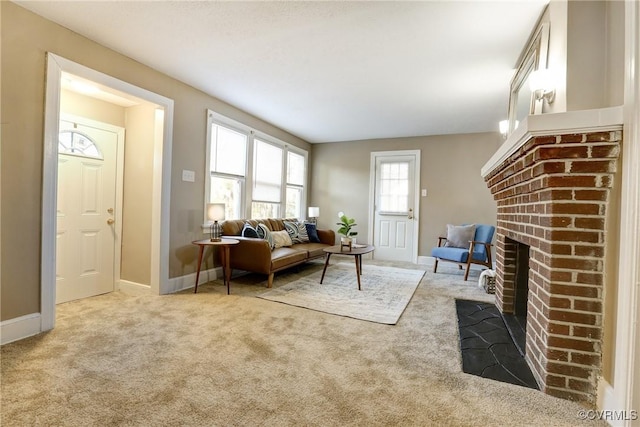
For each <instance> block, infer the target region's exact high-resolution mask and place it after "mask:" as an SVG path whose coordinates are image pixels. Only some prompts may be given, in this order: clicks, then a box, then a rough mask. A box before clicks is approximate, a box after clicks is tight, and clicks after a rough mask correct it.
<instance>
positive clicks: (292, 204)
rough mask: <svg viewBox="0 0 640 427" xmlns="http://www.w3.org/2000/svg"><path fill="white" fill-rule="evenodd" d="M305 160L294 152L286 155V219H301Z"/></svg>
mask: <svg viewBox="0 0 640 427" xmlns="http://www.w3.org/2000/svg"><path fill="white" fill-rule="evenodd" d="M305 170H306V168H305V158H304V156H303V155H301V154H297V153H294V152H291V151H290V152H288V153H287V194H286V197H287V198H286V208H285V217H286V218H302V217H303V215H302V206H303V194H304V182H305V179H304V178H305Z"/></svg>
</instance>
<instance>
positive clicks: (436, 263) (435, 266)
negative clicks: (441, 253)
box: [433, 258, 438, 273]
mask: <svg viewBox="0 0 640 427" xmlns="http://www.w3.org/2000/svg"><path fill="white" fill-rule="evenodd" d="M437 269H438V258H436V262H435V264H433V272H434V273H435V272H436V270H437Z"/></svg>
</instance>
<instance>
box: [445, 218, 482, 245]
mask: <svg viewBox="0 0 640 427" xmlns="http://www.w3.org/2000/svg"><path fill="white" fill-rule="evenodd" d="M475 233H476V225H475V224H470V225H452V224H447V242H446V243H445V246H447V247H451V248H466V249H469V242H470V241H471V240H473V236H474V235H475Z"/></svg>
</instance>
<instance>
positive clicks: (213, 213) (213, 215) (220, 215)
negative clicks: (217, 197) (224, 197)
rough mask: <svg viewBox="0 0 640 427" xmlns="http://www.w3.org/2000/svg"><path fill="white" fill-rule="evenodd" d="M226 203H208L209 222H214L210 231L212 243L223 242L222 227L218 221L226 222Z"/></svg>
mask: <svg viewBox="0 0 640 427" xmlns="http://www.w3.org/2000/svg"><path fill="white" fill-rule="evenodd" d="M224 210H225V206H224V203H207V220H209V221H213V222H212V223H211V227H210V229H209V234H210V236H211V241H212V242H219V241H221V240H222V225H220V223H219V222H218V221H224Z"/></svg>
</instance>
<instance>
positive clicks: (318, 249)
mask: <svg viewBox="0 0 640 427" xmlns="http://www.w3.org/2000/svg"><path fill="white" fill-rule="evenodd" d="M326 247H328V246H327V245H325V244H324V243H298V244H297V245H294V246H293V248H295V249H297V250H303V251H306V252H307V254H308V257H309V258H315V257H320V256H324V254H325V252H324V250H323V249H324V248H326Z"/></svg>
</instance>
